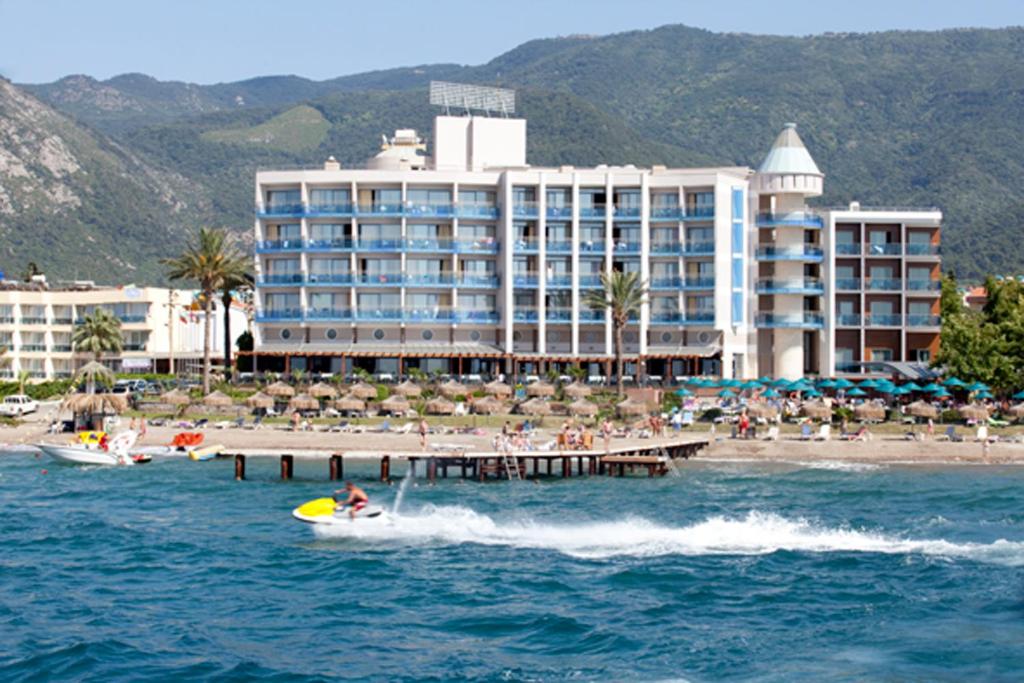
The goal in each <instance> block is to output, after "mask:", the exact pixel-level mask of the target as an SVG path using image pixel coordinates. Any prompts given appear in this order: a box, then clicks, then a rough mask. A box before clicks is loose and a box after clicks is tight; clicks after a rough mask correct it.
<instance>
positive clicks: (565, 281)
mask: <svg viewBox="0 0 1024 683" xmlns="http://www.w3.org/2000/svg"><path fill="white" fill-rule="evenodd" d="M544 281H545V283H546V284H547V286H548V289H568V288H570V287H572V276H571V275H548V276H547V277H546V278H545V279H544Z"/></svg>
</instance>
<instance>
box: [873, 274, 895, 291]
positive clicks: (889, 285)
mask: <svg viewBox="0 0 1024 683" xmlns="http://www.w3.org/2000/svg"><path fill="white" fill-rule="evenodd" d="M902 288H903V284H902V283H901V282H900V281H899V280H897V279H894V278H879V277H869V278H868V279H867V289H869V290H871V291H874V292H898V291H900V290H901V289H902Z"/></svg>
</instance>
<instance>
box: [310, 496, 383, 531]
mask: <svg viewBox="0 0 1024 683" xmlns="http://www.w3.org/2000/svg"><path fill="white" fill-rule="evenodd" d="M335 505H337V503H335V502H334V499H333V498H317V499H315V500H311V501H309V502H308V503H303V504H302V505H300V506H299V507H297V508H295V509H294V510H292V517H294V518H295V519H297V520H299V521H300V522H305V523H306V524H323V525H336V524H350V523H352V522H354V521H359V520H368V519H383V518H384V516H385V513H384V508H383V507H381V506H380V505H367V506H366V507H364V508H363V509H362V510H357V511H356V516H355V519H354V520H353V519H352V518H351V517H350V516H349V508H348V507H344V508H341V509H340V510H335V509H334V506H335Z"/></svg>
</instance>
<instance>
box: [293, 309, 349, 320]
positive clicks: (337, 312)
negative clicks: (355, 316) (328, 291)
mask: <svg viewBox="0 0 1024 683" xmlns="http://www.w3.org/2000/svg"><path fill="white" fill-rule="evenodd" d="M305 319H306V320H315V321H343V320H352V311H351V310H349V309H347V308H317V309H310V310H307V311H306V316H305Z"/></svg>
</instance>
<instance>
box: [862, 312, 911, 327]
mask: <svg viewBox="0 0 1024 683" xmlns="http://www.w3.org/2000/svg"><path fill="white" fill-rule="evenodd" d="M866 324H867V326H868V327H899V326H901V325H902V324H903V316H902V315H900V314H898V313H869V314H868V316H867V319H866Z"/></svg>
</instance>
